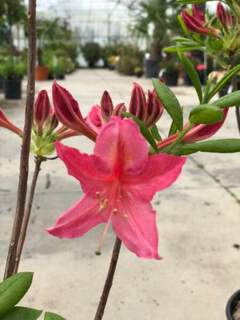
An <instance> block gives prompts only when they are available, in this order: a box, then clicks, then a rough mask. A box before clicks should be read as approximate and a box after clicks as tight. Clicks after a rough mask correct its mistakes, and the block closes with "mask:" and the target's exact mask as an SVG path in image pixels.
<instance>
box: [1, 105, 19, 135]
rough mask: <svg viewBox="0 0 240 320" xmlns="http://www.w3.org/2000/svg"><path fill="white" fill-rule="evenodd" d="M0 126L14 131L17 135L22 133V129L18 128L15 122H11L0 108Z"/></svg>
mask: <svg viewBox="0 0 240 320" xmlns="http://www.w3.org/2000/svg"><path fill="white" fill-rule="evenodd" d="M0 127H2V128H6V129H8V130H10V131H12V132H14V133H16V134H17V135H19V136H22V135H23V131H22V130H21V129H20V128H18V127H17V126H15V124H13V123H12V122H11V121H10V120H9V119H8V117H7V116H6V115H5V113H4V112H3V110H2V109H1V108H0Z"/></svg>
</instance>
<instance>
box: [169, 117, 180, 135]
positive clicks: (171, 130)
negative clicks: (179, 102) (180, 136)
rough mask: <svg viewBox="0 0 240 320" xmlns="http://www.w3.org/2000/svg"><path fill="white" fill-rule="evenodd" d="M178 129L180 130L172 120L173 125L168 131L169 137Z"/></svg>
mask: <svg viewBox="0 0 240 320" xmlns="http://www.w3.org/2000/svg"><path fill="white" fill-rule="evenodd" d="M177 131H178V130H177V127H176V126H175V123H174V122H173V121H172V124H171V127H170V129H169V132H168V137H169V136H171V135H172V134H174V133H176V132H177Z"/></svg>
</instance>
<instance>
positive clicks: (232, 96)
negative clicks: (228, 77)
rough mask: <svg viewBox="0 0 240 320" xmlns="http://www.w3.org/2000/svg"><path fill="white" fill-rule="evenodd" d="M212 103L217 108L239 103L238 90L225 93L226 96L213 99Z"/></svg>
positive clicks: (233, 105) (239, 91)
mask: <svg viewBox="0 0 240 320" xmlns="http://www.w3.org/2000/svg"><path fill="white" fill-rule="evenodd" d="M212 105H215V106H218V107H219V108H228V107H235V106H239V105H240V90H238V91H234V92H232V93H229V94H227V95H226V96H224V97H222V98H220V99H218V100H216V101H214V102H213V103H212Z"/></svg>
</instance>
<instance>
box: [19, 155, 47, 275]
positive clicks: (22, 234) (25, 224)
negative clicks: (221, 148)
mask: <svg viewBox="0 0 240 320" xmlns="http://www.w3.org/2000/svg"><path fill="white" fill-rule="evenodd" d="M42 161H43V158H39V157H38V158H36V159H35V169H34V173H33V178H32V184H31V188H30V193H29V196H28V200H27V203H26V209H25V212H24V216H23V221H22V228H21V232H20V237H19V241H18V246H17V254H16V259H15V260H16V264H15V269H14V273H17V271H18V266H19V263H20V259H21V255H22V250H23V246H24V242H25V239H26V234H27V229H28V225H29V220H30V215H31V211H32V204H33V199H34V194H35V190H36V185H37V179H38V175H39V173H40V170H41V164H42Z"/></svg>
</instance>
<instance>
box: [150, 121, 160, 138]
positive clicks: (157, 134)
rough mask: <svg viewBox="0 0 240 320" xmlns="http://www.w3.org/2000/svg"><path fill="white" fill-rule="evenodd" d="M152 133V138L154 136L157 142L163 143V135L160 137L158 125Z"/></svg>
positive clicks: (153, 128) (152, 129) (153, 127)
mask: <svg viewBox="0 0 240 320" xmlns="http://www.w3.org/2000/svg"><path fill="white" fill-rule="evenodd" d="M151 133H152V136H153V138H154V139H155V140H157V141H161V140H162V138H161V135H160V133H159V131H158V127H157V126H156V124H155V125H154V126H152V128H151Z"/></svg>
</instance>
